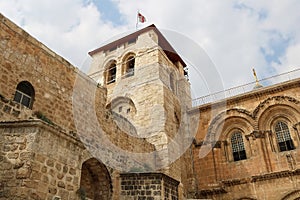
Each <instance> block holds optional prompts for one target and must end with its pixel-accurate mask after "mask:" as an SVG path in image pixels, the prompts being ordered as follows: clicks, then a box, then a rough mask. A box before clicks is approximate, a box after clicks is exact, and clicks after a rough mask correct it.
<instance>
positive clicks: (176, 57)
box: [89, 24, 186, 67]
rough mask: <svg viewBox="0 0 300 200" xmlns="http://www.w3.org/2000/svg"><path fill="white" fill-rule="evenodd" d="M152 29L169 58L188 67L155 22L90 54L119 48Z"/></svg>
mask: <svg viewBox="0 0 300 200" xmlns="http://www.w3.org/2000/svg"><path fill="white" fill-rule="evenodd" d="M150 30H153V31H155V33H156V34H157V35H158V45H159V46H160V47H161V48H162V49H163V51H164V52H165V54H166V55H167V56H168V58H169V59H170V60H171V61H172V62H173V63H175V62H177V61H179V62H180V63H181V64H182V66H183V67H186V64H185V62H184V61H183V60H182V58H181V57H180V56H179V55H178V54H177V52H176V51H175V49H174V48H173V47H172V46H171V44H170V43H169V42H168V41H167V39H166V38H165V37H164V36H163V35H162V33H161V32H160V31H159V30H158V29H157V28H156V26H155V25H154V24H152V25H150V26H148V27H146V28H144V29H141V30H138V31H136V32H134V33H131V34H129V35H127V36H125V37H122V38H120V39H118V40H116V41H114V42H111V43H109V44H106V45H104V46H102V47H99V48H98V49H95V50H93V51H90V52H89V55H90V56H93V55H94V54H96V53H98V52H101V51H107V50H110V49H114V48H117V47H118V46H119V45H121V44H125V43H126V42H128V41H132V40H133V39H136V38H137V37H138V36H139V35H141V34H142V33H145V32H148V31H150Z"/></svg>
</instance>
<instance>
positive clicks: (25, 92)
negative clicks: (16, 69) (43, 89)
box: [14, 81, 34, 108]
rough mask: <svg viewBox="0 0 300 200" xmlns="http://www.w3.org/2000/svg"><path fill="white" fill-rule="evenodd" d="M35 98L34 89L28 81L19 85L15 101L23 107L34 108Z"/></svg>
mask: <svg viewBox="0 0 300 200" xmlns="http://www.w3.org/2000/svg"><path fill="white" fill-rule="evenodd" d="M33 98H34V89H33V87H32V85H31V84H30V83H29V82H27V81H22V82H20V83H19V84H18V85H17V89H16V93H15V96H14V101H15V102H18V103H21V104H22V105H24V106H26V107H28V108H32V103H33Z"/></svg>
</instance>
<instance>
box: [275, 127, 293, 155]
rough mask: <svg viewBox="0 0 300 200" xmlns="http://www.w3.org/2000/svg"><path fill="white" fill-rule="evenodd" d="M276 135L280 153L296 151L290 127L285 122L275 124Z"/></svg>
mask: <svg viewBox="0 0 300 200" xmlns="http://www.w3.org/2000/svg"><path fill="white" fill-rule="evenodd" d="M275 133H276V138H277V143H278V147H279V151H289V150H293V149H295V147H294V143H293V140H292V138H291V135H290V131H289V127H288V125H287V124H286V123H285V122H283V121H279V122H277V123H276V124H275Z"/></svg>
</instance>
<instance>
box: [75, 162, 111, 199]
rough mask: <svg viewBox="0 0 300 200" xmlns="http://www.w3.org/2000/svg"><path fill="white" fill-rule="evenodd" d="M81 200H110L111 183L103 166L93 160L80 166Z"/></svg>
mask: <svg viewBox="0 0 300 200" xmlns="http://www.w3.org/2000/svg"><path fill="white" fill-rule="evenodd" d="M78 192H79V196H80V197H81V199H93V200H100V199H105V200H106V199H111V197H112V183H111V178H110V175H109V172H108V170H107V168H106V167H105V165H104V164H103V163H101V162H99V161H98V160H97V159H95V158H91V159H89V160H87V161H85V162H84V163H83V164H82V170H81V180H80V189H79V190H78Z"/></svg>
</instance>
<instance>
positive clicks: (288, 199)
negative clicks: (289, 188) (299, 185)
mask: <svg viewBox="0 0 300 200" xmlns="http://www.w3.org/2000/svg"><path fill="white" fill-rule="evenodd" d="M282 200H300V190H296V191H293V192H291V193H289V194H287V195H286V196H284V197H283V198H282Z"/></svg>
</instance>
